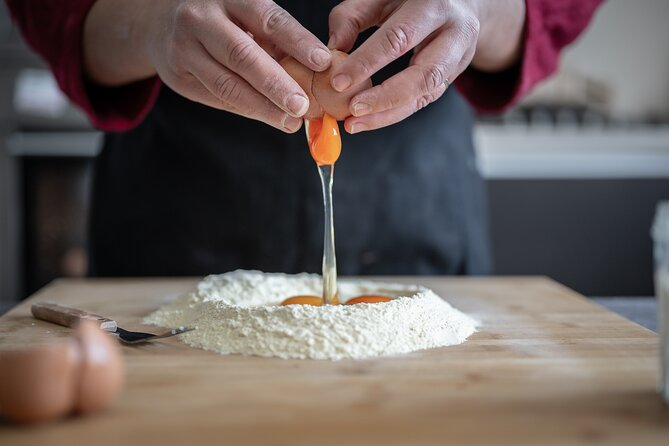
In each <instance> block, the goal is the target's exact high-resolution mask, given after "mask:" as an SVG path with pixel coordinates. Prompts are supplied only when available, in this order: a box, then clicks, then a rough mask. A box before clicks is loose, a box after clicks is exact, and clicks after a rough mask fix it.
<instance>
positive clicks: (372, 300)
mask: <svg viewBox="0 0 669 446" xmlns="http://www.w3.org/2000/svg"><path fill="white" fill-rule="evenodd" d="M335 299H336V301H334V302H333V305H338V304H339V299H338V298H337V297H335ZM391 300H392V299H391V298H390V297H386V296H376V295H363V296H357V297H354V298H352V299H349V300H347V301H346V305H355V304H377V303H380V302H390V301H391ZM281 305H283V306H285V305H313V306H315V307H320V306H322V305H323V298H321V297H320V296H293V297H289V298H288V299H286V300H284V301H283V302H281Z"/></svg>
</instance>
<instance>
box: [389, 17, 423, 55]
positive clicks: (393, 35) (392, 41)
mask: <svg viewBox="0 0 669 446" xmlns="http://www.w3.org/2000/svg"><path fill="white" fill-rule="evenodd" d="M415 34H416V31H415V30H414V29H413V28H412V27H411V26H409V25H406V24H398V25H394V26H391V27H390V28H389V29H388V30H386V33H385V38H384V44H385V50H386V51H388V52H389V53H390V54H392V55H395V56H401V55H403V54H404V53H406V52H407V51H409V50H410V49H411V43H412V42H413V38H414V36H415Z"/></svg>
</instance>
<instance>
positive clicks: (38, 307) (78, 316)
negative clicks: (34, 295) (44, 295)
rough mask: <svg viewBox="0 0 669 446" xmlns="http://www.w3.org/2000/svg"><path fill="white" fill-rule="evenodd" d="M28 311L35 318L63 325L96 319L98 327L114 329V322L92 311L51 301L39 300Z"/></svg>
mask: <svg viewBox="0 0 669 446" xmlns="http://www.w3.org/2000/svg"><path fill="white" fill-rule="evenodd" d="M30 311H31V313H32V314H33V316H35V318H37V319H41V320H43V321H47V322H53V323H54V324H58V325H62V326H64V327H76V326H77V324H78V323H79V322H80V321H82V320H89V321H96V322H98V323H100V328H102V329H103V330H108V331H115V330H116V322H115V321H113V320H111V319H107V318H106V317H102V316H99V315H97V314H94V313H89V312H87V311H83V310H79V309H77V308H71V307H65V306H63V305H58V304H55V303H52V302H40V303H36V304H33V305H32V307H30Z"/></svg>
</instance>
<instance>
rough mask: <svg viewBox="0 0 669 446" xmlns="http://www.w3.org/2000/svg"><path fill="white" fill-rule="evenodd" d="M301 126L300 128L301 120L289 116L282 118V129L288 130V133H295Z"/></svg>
mask: <svg viewBox="0 0 669 446" xmlns="http://www.w3.org/2000/svg"><path fill="white" fill-rule="evenodd" d="M301 126H302V120H301V119H299V118H295V117H293V116H290V115H286V116H285V117H284V118H283V128H285V129H286V130H288V131H289V132H290V133H295V132H297V131H298V130H299V129H300V127H301Z"/></svg>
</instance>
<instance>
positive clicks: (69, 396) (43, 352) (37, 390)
mask: <svg viewBox="0 0 669 446" xmlns="http://www.w3.org/2000/svg"><path fill="white" fill-rule="evenodd" d="M80 360H81V358H80V356H79V347H78V345H77V344H76V343H75V342H74V341H72V340H68V341H66V342H54V343H53V344H49V345H43V346H34V347H30V348H24V349H17V350H4V351H0V414H2V415H3V416H4V417H6V418H8V419H10V420H12V421H15V422H20V423H34V422H38V421H46V420H50V419H53V418H57V417H61V416H64V415H66V414H68V413H70V411H71V410H72V408H73V407H74V403H75V396H76V395H77V384H78V379H79V364H80Z"/></svg>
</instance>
